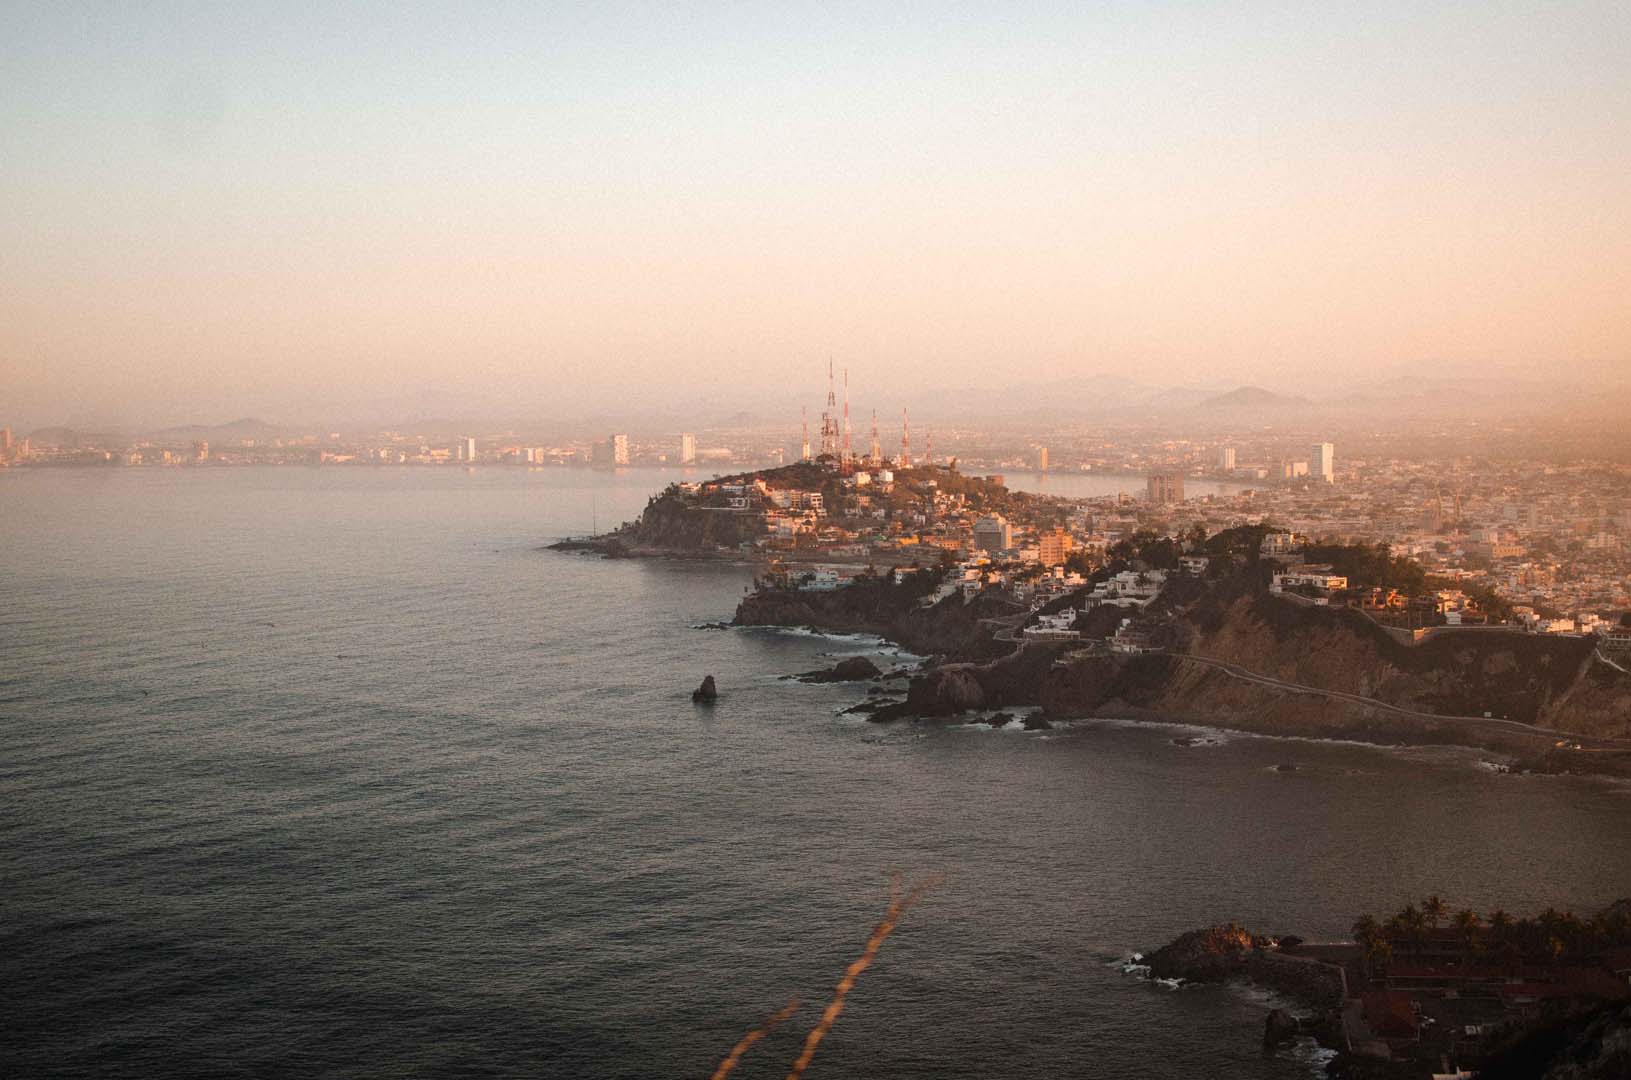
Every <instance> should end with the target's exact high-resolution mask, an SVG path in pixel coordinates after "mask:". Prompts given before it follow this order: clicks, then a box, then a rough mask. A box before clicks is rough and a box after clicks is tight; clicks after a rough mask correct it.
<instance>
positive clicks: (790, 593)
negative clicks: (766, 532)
mask: <svg viewBox="0 0 1631 1080" xmlns="http://www.w3.org/2000/svg"><path fill="white" fill-rule="evenodd" d="M1007 613H1008V612H1007V609H1006V608H1003V607H1001V606H1000V605H995V604H993V602H991V601H989V600H979V599H977V600H975V601H973V602H971V603H968V604H964V603H963V601H962V600H961V599H960V598H959V597H955V596H952V597H948V598H946V599H945V600H942V601H941V602H940V603H938V604H936V605H934V606H933V607H932V608H922V607H919V606H918V598H917V596H916V594H913V593H911V592H910V591H909V590H905V589H901V588H898V587H892V586H890V585H889V584H888V583H887V582H886V581H883V580H880V581H876V582H871V583H866V584H857V585H851V586H849V587H848V588H844V589H835V590H833V591H831V592H800V591H797V590H792V589H771V590H762V591H760V592H756V593H753V594H752V595H750V596H748V597H746V598H744V599H743V600H742V602H741V603H740V604H739V605H737V608H736V616H735V618H734V619H733V620H732V621H733V622H735V623H736V625H738V626H813V627H816V628H817V629H820V630H828V631H833V632H836V633H844V634H876V635H878V636H879V637H884V638H888V639H889V640H890V641H893V642H896V643H898V644H900V645H902V646H904V647H905V648H907V649H909V650H911V651H912V652H915V653H919V654H922V655H925V656H946V657H950V658H952V659H956V660H986V659H992V658H994V657H998V656H1002V655H1004V654H1005V653H1007V652H1009V651H1010V650H1012V649H1013V646H1012V645H1010V644H1005V643H1003V642H1000V641H997V640H996V639H995V638H994V637H993V633H992V629H991V627H989V626H988V625H985V624H982V622H981V620H982V619H986V618H990V617H992V616H995V615H1002V614H1007Z"/></svg>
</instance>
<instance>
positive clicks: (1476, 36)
mask: <svg viewBox="0 0 1631 1080" xmlns="http://www.w3.org/2000/svg"><path fill="white" fill-rule="evenodd" d="M1429 6H1431V7H1434V8H1435V9H1436V10H1435V11H1433V12H1426V11H1424V10H1422V9H1425V8H1427V7H1429ZM294 7H295V5H290V4H272V3H268V4H262V5H249V4H208V5H205V4H199V5H169V4H162V3H155V2H147V3H136V4H89V3H81V4H71V3H63V4H57V3H28V4H20V3H6V4H4V16H5V17H4V20H3V28H0V423H4V422H7V421H8V420H9V421H10V422H13V423H23V424H27V423H34V424H40V423H48V422H57V421H63V420H66V421H69V422H75V423H81V424H89V423H111V422H131V423H134V422H172V421H179V420H190V419H203V420H223V419H227V418H230V417H233V416H239V415H260V416H269V417H270V418H272V419H279V420H296V419H300V418H307V417H324V416H327V417H351V416H355V417H362V416H365V415H366V416H378V417H390V416H410V415H427V414H428V415H447V414H460V413H464V414H471V413H476V412H485V413H488V414H493V413H494V412H502V413H504V414H506V415H521V414H537V415H548V414H551V413H556V412H560V411H562V410H568V409H575V408H580V407H583V408H607V407H612V408H615V407H617V406H618V405H619V404H622V403H629V404H631V405H632V404H634V403H641V402H648V401H652V400H657V399H660V398H661V396H662V395H664V394H667V393H670V392H675V393H679V394H681V395H682V396H684V397H686V398H688V399H695V397H696V396H697V395H699V394H709V393H713V394H720V395H732V394H737V395H740V394H744V393H750V392H753V391H758V390H760V389H761V388H766V387H769V386H771V385H772V384H773V383H775V382H776V381H778V380H785V379H788V378H798V379H801V380H804V381H805V382H806V383H808V384H810V385H811V387H812V393H814V392H816V391H818V390H819V386H818V385H816V381H817V379H818V377H819V372H820V368H821V365H822V364H823V363H824V360H825V357H826V356H827V354H828V353H829V351H830V352H831V353H832V354H834V355H835V356H836V357H837V358H838V360H839V362H840V363H841V364H845V363H847V364H848V366H849V367H850V368H851V371H852V379H853V381H854V382H855V383H856V384H857V390H858V393H859V391H860V390H862V389H866V390H875V391H879V392H882V393H897V392H898V391H899V390H900V389H901V388H902V387H905V386H909V385H910V384H912V383H914V382H916V381H919V380H937V381H942V382H948V383H953V384H957V385H976V386H978V385H991V386H993V387H1000V385H1002V384H1003V383H1012V382H1016V381H1025V382H1034V381H1036V380H1040V379H1044V378H1047V377H1050V376H1053V375H1056V374H1072V375H1081V374H1085V373H1091V372H1095V371H1115V370H1120V371H1128V372H1131V373H1134V374H1136V375H1138V376H1139V377H1141V378H1146V379H1150V380H1152V381H1158V382H1172V383H1189V384H1194V383H1202V382H1205V383H1213V384H1216V383H1233V382H1237V381H1255V382H1261V383H1264V384H1266V385H1270V386H1273V387H1275V388H1278V389H1283V390H1293V391H1300V390H1301V389H1302V388H1306V387H1308V386H1310V385H1313V386H1319V385H1326V384H1329V383H1330V382H1333V381H1335V382H1338V383H1340V382H1342V381H1344V380H1349V379H1356V378H1372V377H1374V376H1376V375H1377V374H1379V373H1380V374H1382V375H1386V374H1392V373H1397V372H1400V371H1408V370H1414V369H1422V370H1428V371H1435V372H1437V371H1446V372H1487V371H1498V372H1514V373H1546V374H1556V373H1563V374H1567V375H1569V376H1577V377H1580V378H1603V377H1610V376H1611V377H1613V378H1614V379H1615V380H1616V381H1623V380H1624V379H1625V377H1626V376H1627V374H1628V372H1631V4H1627V3H1625V2H1624V0H1615V2H1604V3H1596V4H1567V3H1549V4H1534V5H1524V6H1517V5H1506V4H1495V3H1469V4H1464V5H1462V4H1456V5H1427V4H1422V3H1419V2H1416V3H1409V4H1400V5H1383V4H1375V3H1366V4H1356V5H1353V6H1351V7H1346V8H1339V7H1337V6H1335V5H1328V4H1307V3H1289V4H1284V5H1250V6H1248V5H1218V6H1211V5H1187V4H1186V5H1163V4H1156V3H1131V4H1102V3H1101V4H1087V3H1082V4H1070V5H1063V4H1061V5H1017V4H1015V5H1009V4H983V5H966V6H965V5H912V4H905V3H896V4H858V5H853V6H852V5H845V4H837V3H821V4H810V5H803V4H793V3H758V2H747V3H740V4H729V5H725V4H720V5H707V6H700V5H699V6H695V7H690V8H689V9H687V7H686V6H685V5H679V4H659V3H646V4H639V5H628V6H622V5H613V4H607V3H586V4H582V5H575V6H559V7H554V8H548V7H546V6H545V5H540V4H536V3H526V4H515V5H496V4H471V5H463V4H459V5H447V6H446V7H445V8H441V9H437V8H429V7H413V8H410V7H409V6H407V5H403V4H397V3H378V4H356V5H347V6H341V5H335V4H315V5H311V6H310V7H309V8H308V9H307V10H304V11H296V10H292V9H293V8H294ZM982 9H985V10H982ZM993 10H994V11H995V13H992V11H993Z"/></svg>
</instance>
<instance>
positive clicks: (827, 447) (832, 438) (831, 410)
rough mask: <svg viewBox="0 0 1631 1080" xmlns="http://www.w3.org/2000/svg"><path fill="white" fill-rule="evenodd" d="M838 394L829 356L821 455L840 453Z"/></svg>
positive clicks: (822, 420)
mask: <svg viewBox="0 0 1631 1080" xmlns="http://www.w3.org/2000/svg"><path fill="white" fill-rule="evenodd" d="M837 412H838V395H837V394H836V393H834V392H833V376H832V357H830V356H829V357H828V358H827V407H826V409H824V410H822V413H821V456H822V457H836V456H837V454H838V417H837V416H836V415H834V414H835V413H837Z"/></svg>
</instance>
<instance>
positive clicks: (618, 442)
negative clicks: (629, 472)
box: [606, 432, 629, 465]
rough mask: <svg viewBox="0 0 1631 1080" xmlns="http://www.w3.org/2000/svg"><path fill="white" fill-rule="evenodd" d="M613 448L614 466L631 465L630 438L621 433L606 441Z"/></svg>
mask: <svg viewBox="0 0 1631 1080" xmlns="http://www.w3.org/2000/svg"><path fill="white" fill-rule="evenodd" d="M606 441H607V442H609V443H610V444H611V448H612V464H613V465H627V464H628V463H629V437H628V436H627V435H624V434H622V433H621V432H619V433H618V434H615V435H613V436H612V437H611V438H610V439H608V440H606Z"/></svg>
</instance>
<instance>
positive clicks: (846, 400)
mask: <svg viewBox="0 0 1631 1080" xmlns="http://www.w3.org/2000/svg"><path fill="white" fill-rule="evenodd" d="M849 460H850V452H849V368H845V369H844V464H846V465H848V464H849Z"/></svg>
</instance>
